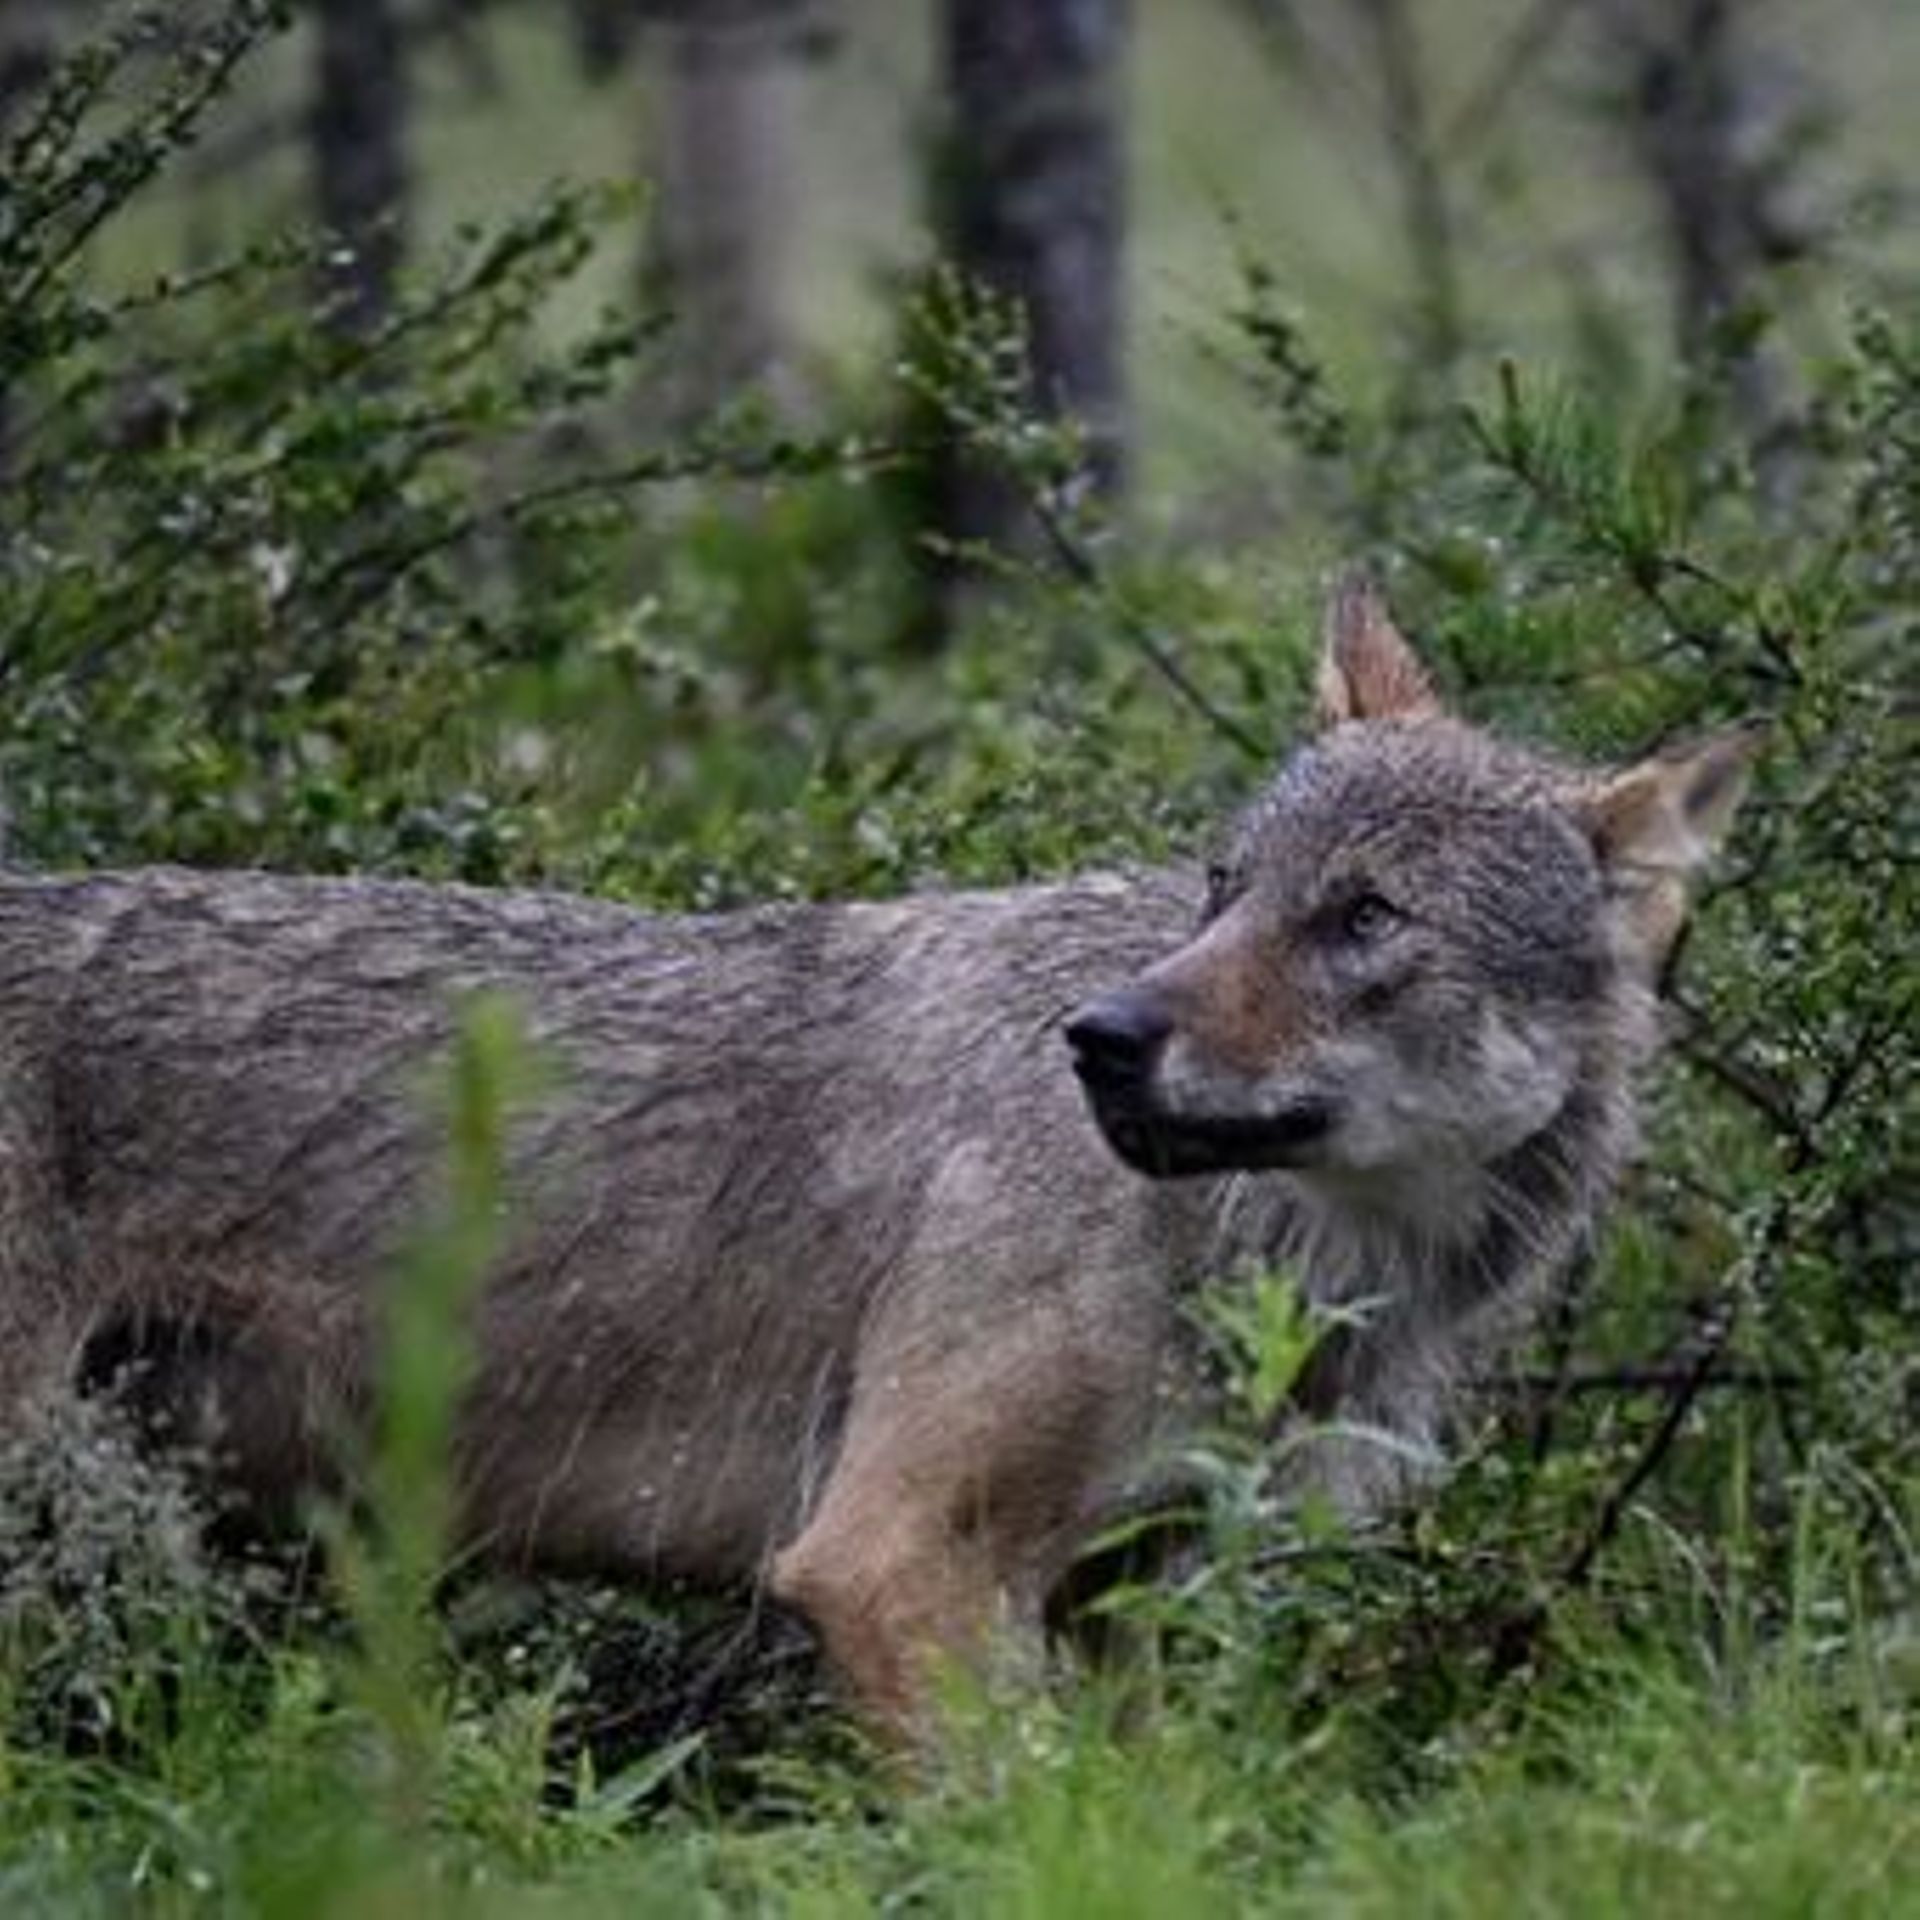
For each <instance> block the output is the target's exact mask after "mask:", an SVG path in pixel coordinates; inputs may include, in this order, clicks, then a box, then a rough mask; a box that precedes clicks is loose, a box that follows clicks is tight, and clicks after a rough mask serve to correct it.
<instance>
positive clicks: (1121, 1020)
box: [1066, 988, 1173, 1094]
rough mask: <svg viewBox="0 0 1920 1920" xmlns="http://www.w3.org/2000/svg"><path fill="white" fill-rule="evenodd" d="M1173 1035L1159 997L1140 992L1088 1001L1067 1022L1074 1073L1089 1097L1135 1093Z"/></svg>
mask: <svg viewBox="0 0 1920 1920" xmlns="http://www.w3.org/2000/svg"><path fill="white" fill-rule="evenodd" d="M1172 1031H1173V1015H1172V1014H1171V1013H1170V1012H1169V1011H1168V1010H1167V1007H1166V1004H1165V1002H1164V1001H1162V1000H1161V999H1160V997H1159V996H1158V995H1157V994H1153V993H1148V992H1146V991H1144V990H1142V989H1140V988H1131V989H1128V990H1126V991H1124V992H1120V993H1108V994H1102V995H1101V997H1100V998H1099V999H1098V1000H1089V1001H1088V1002H1087V1004H1086V1005H1085V1006H1084V1007H1082V1008H1081V1009H1080V1010H1079V1012H1078V1013H1076V1014H1074V1016H1073V1017H1072V1018H1071V1019H1070V1020H1069V1021H1068V1022H1067V1025H1066V1036H1067V1045H1068V1046H1069V1047H1071V1048H1072V1049H1073V1070H1074V1072H1075V1073H1077V1074H1078V1075H1079V1076H1080V1081H1081V1084H1082V1085H1083V1086H1084V1087H1085V1088H1086V1089H1087V1091H1088V1093H1089V1094H1097V1093H1099V1092H1100V1091H1102V1090H1109V1091H1125V1092H1138V1091H1141V1090H1143V1089H1144V1088H1145V1086H1146V1083H1147V1080H1148V1079H1149V1077H1150V1076H1151V1075H1152V1073H1153V1068H1154V1063H1155V1061H1157V1060H1158V1059H1159V1057H1160V1050H1161V1048H1162V1047H1163V1046H1165V1045H1166V1041H1167V1036H1168V1034H1170V1033H1171V1032H1172Z"/></svg>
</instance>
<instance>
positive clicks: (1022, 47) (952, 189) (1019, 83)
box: [932, 0, 1127, 547]
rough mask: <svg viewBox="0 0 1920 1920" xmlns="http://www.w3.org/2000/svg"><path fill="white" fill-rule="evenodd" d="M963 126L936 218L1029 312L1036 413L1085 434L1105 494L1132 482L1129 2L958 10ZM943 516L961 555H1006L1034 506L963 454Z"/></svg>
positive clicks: (963, 2) (968, 262) (950, 51)
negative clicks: (1125, 110) (1125, 100)
mask: <svg viewBox="0 0 1920 1920" xmlns="http://www.w3.org/2000/svg"><path fill="white" fill-rule="evenodd" d="M943 14H944V37H945V47H944V56H945V83H946V90H947V97H948V110H949V116H950V118H949V127H948V138H947V148H946V153H945V155H944V158H943V165H942V169H941V180H940V190H941V197H942V204H941V206H940V207H939V209H938V213H939V221H940V226H941V229H942V232H943V237H944V239H945V242H946V245H947V249H948V251H949V253H950V255H951V257H952V258H953V260H954V261H955V263H956V264H957V265H958V266H959V267H960V268H961V270H962V271H963V272H964V273H966V274H967V275H969V276H970V277H971V278H974V279H977V280H979V281H980V282H981V283H983V284H984V285H986V286H987V287H990V288H991V289H993V290H994V291H995V292H996V293H999V294H1001V295H1003V296H1005V297H1006V298H1008V299H1010V300H1012V301H1014V302H1016V303H1017V305H1018V306H1019V308H1020V309H1021V311H1022V312H1023V314H1024V316H1025V320H1026V325H1027V329H1028V340H1029V348H1030V353H1031V361H1032V378H1033V399H1034V402H1035V404H1036V405H1037V406H1038V407H1039V409H1040V410H1041V411H1042V412H1043V413H1045V414H1047V415H1049V416H1053V417H1061V416H1071V417H1073V418H1074V419H1076V420H1078V421H1079V422H1080V423H1081V424H1082V426H1083V427H1084V428H1085V430H1086V433H1087V437H1088V447H1089V456H1090V458H1089V464H1090V470H1091V477H1092V479H1093V480H1094V482H1095V484H1096V485H1098V486H1099V487H1101V488H1102V489H1103V490H1105V491H1107V492H1109V493H1112V492H1117V491H1118V489H1119V488H1120V485H1121V483H1122V480H1123V478H1124V475H1125V470H1126V438H1127V436H1126V381H1125V363H1124V357H1123V313H1124V305H1125V287H1124V282H1123V241H1124V237H1125V211H1126V162H1125V151H1124V140H1123V127H1122V99H1121V81H1122V75H1123V71H1124V59H1123V56H1124V50H1125V45H1126V38H1127V6H1126V3H1125V0H946V4H945V6H944V8H943ZM932 505H933V514H934V518H935V521H936V527H937V530H938V531H939V532H940V533H941V534H943V535H944V536H945V537H946V538H947V539H948V540H950V541H960V542H984V543H988V544H991V545H994V546H1001V547H1006V546H1010V545H1013V544H1016V543H1017V542H1018V540H1019V538H1020V537H1021V531H1022V527H1023V523H1024V520H1025V517H1026V516H1025V503H1024V502H1023V501H1022V500H1021V499H1020V498H1019V497H1018V494H1017V492H1016V490H1015V489H1014V487H1013V486H1012V485H1011V484H1010V482H1009V481H1008V480H1007V479H1006V478H1005V477H1004V476H1002V475H999V474H995V473H991V472H988V471H986V470H984V469H983V467H982V466H981V465H980V464H979V463H978V462H977V461H974V460H971V459H968V458H967V457H965V455H964V453H963V452H962V451H961V450H959V449H957V448H956V449H950V450H949V452H948V453H947V454H946V456H945V457H944V459H943V462H942V465H941V469H940V471H939V472H938V473H937V474H936V476H935V484H934V488H933V502H932Z"/></svg>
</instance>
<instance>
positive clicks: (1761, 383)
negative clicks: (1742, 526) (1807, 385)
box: [1601, 0, 1812, 442]
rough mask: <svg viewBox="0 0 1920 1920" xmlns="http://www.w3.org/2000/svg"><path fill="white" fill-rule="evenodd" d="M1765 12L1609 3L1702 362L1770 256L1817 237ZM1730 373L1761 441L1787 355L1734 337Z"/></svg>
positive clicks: (1696, 0) (1707, 5)
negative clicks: (1790, 151)
mask: <svg viewBox="0 0 1920 1920" xmlns="http://www.w3.org/2000/svg"><path fill="white" fill-rule="evenodd" d="M1753 11H1754V8H1753V5H1752V0H1605V5H1604V7H1603V9H1602V15H1601V17H1602V19H1603V21H1604V22H1605V25H1606V28H1607V31H1608V34H1609V38H1610V40H1611V44H1612V48H1613V52H1614V57H1615V59H1616V60H1617V61H1618V63H1619V68H1620V71H1621V74H1622V78H1623V81H1624V83H1625V84H1624V88H1623V93H1624V96H1625V99H1626V102H1627V108H1628V112H1629V115H1630V126H1631V132H1632V135H1633V139H1634V145H1635V149H1636V153H1637V156H1638V160H1639V165H1640V168H1641V171H1642V172H1643V173H1644V174H1645V176H1646V178H1647V181H1648V183H1649V185H1650V186H1651V187H1652V189H1653V193H1654V198H1655V200H1656V202H1657V203H1658V206H1659V209H1660V217H1661V224H1662V226H1663V228H1664V230H1665V235H1666V243H1667V252H1668V256H1669V258H1670V259H1671V261H1672V272H1673V293H1674V331H1675V337H1676V341H1677V344H1678V346H1679V350H1680V353H1681V355H1682V357H1683V358H1684V359H1685V360H1687V361H1688V362H1689V363H1693V364H1699V363H1702V362H1704V361H1706V360H1708V359H1709V358H1711V357H1713V356H1714V355H1715V353H1716V352H1717V351H1718V350H1719V349H1718V342H1719V341H1720V338H1721V329H1722V326H1723V323H1724V322H1725V321H1726V320H1727V319H1728V318H1729V317H1730V316H1733V315H1735V314H1737V313H1739V312H1740V310H1741V309H1742V308H1744V307H1746V306H1747V305H1749V304H1750V303H1751V302H1752V301H1753V300H1754V299H1755V298H1756V296H1757V295H1758V293H1759V292H1760V290H1761V286H1762V283H1763V280H1764V276H1765V273H1766V270H1767V268H1768V267H1769V266H1770V265H1773V264H1776V263H1777V262H1779V261H1780V260H1782V259H1785V258H1787V257H1790V256H1791V255H1793V254H1794V253H1796V252H1800V251H1804V250H1805V247H1806V246H1807V245H1808V244H1809V243H1810V241H1811V237H1812V236H1811V234H1810V233H1808V232H1807V231H1804V230H1803V229H1804V222H1803V221H1802V220H1801V219H1799V218H1798V217H1797V216H1796V215H1795V214H1794V212H1793V211H1792V210H1791V209H1790V207H1789V206H1788V203H1787V201H1788V195H1789V194H1790V192H1791V189H1792V185H1793V181H1792V178H1791V173H1792V169H1790V168H1788V167H1786V166H1783V165H1782V158H1783V154H1784V153H1785V151H1786V147H1787V142H1786V141H1784V140H1783V139H1782V137H1781V136H1782V133H1783V130H1784V129H1785V128H1786V125H1787V122H1788V121H1789V120H1790V118H1791V117H1792V113H1791V109H1792V107H1793V101H1792V99H1791V96H1792V95H1793V94H1794V93H1795V92H1796V82H1795V77H1794V76H1793V75H1791V74H1788V73H1785V72H1783V71H1780V70H1777V69H1776V70H1774V71H1772V72H1768V71H1766V70H1765V69H1764V68H1763V66H1762V64H1761V62H1760V60H1759V58H1758V50H1757V48H1756V47H1755V45H1754V43H1753V38H1752V34H1751V32H1750V28H1751V25H1752V19H1751V16H1752V14H1753ZM1729 374H1730V378H1731V380H1732V391H1733V397H1734V402H1735V405H1736V406H1737V408H1738V410H1739V412H1740V414H1741V417H1742V419H1743V421H1744V422H1745V424H1746V426H1747V429H1748V431H1749V434H1750V435H1751V436H1752V437H1753V438H1754V439H1755V441H1756V442H1759V441H1761V440H1763V439H1764V438H1765V437H1766V435H1767V433H1768V431H1769V429H1770V428H1771V427H1772V426H1774V425H1775V424H1777V422H1778V420H1779V417H1780V414H1781V410H1782V395H1781V387H1782V375H1781V370H1780V367H1779V365H1778V364H1777V362H1776V361H1775V359H1774V358H1773V356H1772V355H1771V354H1769V353H1768V352H1767V351H1766V350H1765V349H1764V346H1748V347H1744V348H1741V347H1734V348H1733V349H1732V350H1731V359H1730V362H1729Z"/></svg>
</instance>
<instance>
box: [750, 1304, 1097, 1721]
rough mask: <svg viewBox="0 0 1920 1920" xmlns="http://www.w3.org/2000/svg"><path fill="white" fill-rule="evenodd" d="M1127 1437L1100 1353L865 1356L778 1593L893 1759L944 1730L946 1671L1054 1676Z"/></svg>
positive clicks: (1054, 1348) (1020, 1348)
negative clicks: (1051, 1598) (1063, 1605)
mask: <svg viewBox="0 0 1920 1920" xmlns="http://www.w3.org/2000/svg"><path fill="white" fill-rule="evenodd" d="M1026 1331H1027V1332H1028V1334H1029V1335H1030V1336H1037V1335H1039V1334H1040V1329H1038V1328H1036V1327H1029V1328H1028V1329H1027V1330H1026ZM870 1362H871V1364H870ZM1113 1427H1114V1422H1113V1419H1112V1407H1111V1402H1110V1399H1109V1395H1108V1393H1107V1392H1106V1391H1105V1383H1103V1382H1102V1381H1101V1380H1100V1378H1099V1370H1098V1368H1097V1365H1095V1364H1094V1361H1093V1356H1091V1355H1089V1354H1088V1353H1086V1352H1085V1351H1083V1350H1076V1349H1075V1348H1074V1347H1073V1346H1071V1345H1070V1344H1067V1343H1064V1342H1058V1341H1056V1340H1052V1339H1048V1338H1045V1337H1029V1338H1027V1339H1023V1340H1019V1341H1014V1342H1009V1341H1006V1340H1005V1339H1002V1340H1000V1341H997V1342H995V1343H993V1345H992V1347H990V1348H989V1350H988V1351H986V1352H983V1353H978V1354H961V1353H956V1352H953V1351H947V1352H944V1353H942V1354H940V1355H938V1356H937V1357H936V1356H926V1357H924V1358H923V1359H922V1360H921V1361H920V1362H919V1363H918V1364H915V1363H913V1362H912V1361H911V1360H910V1359H908V1358H907V1357H906V1356H896V1355H884V1354H883V1355H880V1356H863V1360H862V1365H861V1387H860V1389H859V1390H858V1391H857V1392H856V1396H855V1404H854V1408H853V1412H852V1416H851V1419H850V1421H849V1425H848V1429H847V1435H846V1441H845V1445H844V1447H843V1449H842V1452H841V1456H840V1460H839V1462H838V1464H837V1466H836V1467H835V1469H834V1472H833V1475H832V1478H831V1479H830V1480H829V1481H828V1484H827V1487H826V1491H825V1493H824V1495H823V1496H822V1499H821V1502H820V1505H819V1507H818V1509H817V1510H816V1511H815V1513H814V1514H813V1516H812V1518H811V1520H810V1521H809V1522H808V1524H807V1525H806V1527H805V1528H804V1529H803V1530H802V1532H801V1533H800V1534H799V1536H798V1537H797V1538H796V1539H795V1540H794V1541H793V1543H792V1544H791V1545H790V1546H788V1547H787V1548H786V1549H785V1551H783V1552H782V1553H780V1554H779V1555H778V1556H777V1557H776V1558H775V1560H774V1563H773V1569H772V1581H771V1585H772V1591H773V1592H774V1594H775V1596H776V1597H777V1598H779V1599H781V1600H783V1601H785V1602H787V1603H788V1604H790V1605H792V1606H794V1607H797V1608H798V1609H799V1610H800V1611H801V1612H803V1613H804V1614H806V1615H807V1617H808V1618H809V1619H810V1620H811V1621H812V1623H813V1625H814V1627H815V1628H816V1629H817V1631H818V1632H819V1634H820V1637H821V1639H822V1641H823V1643H824V1645H825V1649H826V1653H827V1656H828V1658H829V1660H830V1661H831V1662H832V1664H833V1666H834V1667H835V1669H836V1670H837V1671H838V1673H839V1675H840V1677H841V1678H842V1680H843V1681H844V1683H845V1684H846V1686H847V1687H848V1689H849V1691H850V1692H851V1694H852V1696H853V1702H854V1705H855V1706H856V1708H857V1709H858V1711H859V1712H860V1714H861V1716H862V1718H863V1719H864V1720H865V1721H866V1722H867V1723H868V1725H869V1726H871V1727H872V1728H873V1729H874V1731H875V1732H876V1733H877V1734H878V1735H879V1736H880V1737H881V1738H882V1739H883V1740H885V1741H886V1742H887V1743H888V1744H889V1745H892V1746H896V1747H897V1746H907V1747H915V1746H922V1745H924V1744H926V1743H927V1742H928V1741H929V1740H930V1739H931V1738H932V1737H933V1736H934V1735H935V1734H936V1733H937V1727H936V1725H935V1716H934V1713H933V1710H932V1709H933V1696H934V1693H935V1690H936V1686H937V1681H938V1678H939V1675H940V1672H941V1671H942V1669H943V1668H945V1667H952V1666H958V1667H960V1668H962V1669H963V1670H966V1671H970V1672H973V1673H976V1674H978V1673H981V1672H984V1671H989V1670H994V1669H1000V1668H1002V1667H1003V1665H1004V1664H1006V1663H1011V1664H1013V1665H1016V1666H1018V1667H1020V1668H1022V1669H1029V1668H1032V1667H1037V1665H1038V1663H1039V1657H1040V1654H1041V1651H1042V1649H1041V1634H1042V1621H1043V1616H1044V1608H1045V1602H1046V1597H1047V1593H1048V1591H1049V1589H1050V1588H1051V1587H1052V1586H1053V1584H1054V1582H1055V1581H1056V1580H1057V1579H1058V1577H1059V1576H1060V1574H1061V1572H1062V1571H1063V1570H1064V1568H1065V1566H1066V1564H1067V1562H1068V1561H1069V1559H1070V1558H1071V1555H1072V1553H1073V1550H1074V1548H1075V1546H1076V1545H1077V1544H1078V1543H1079V1540H1080V1537H1081V1534H1082V1532H1083V1531H1084V1529H1085V1527H1086V1525H1087V1522H1088V1518H1089V1515H1090V1514H1091V1513H1092V1512H1093V1511H1094V1509H1095V1491H1096V1489H1097V1488H1098V1487H1099V1486H1100V1485H1101V1483H1102V1482H1104V1481H1106V1480H1108V1479H1110V1477H1111V1475H1112V1473H1113V1471H1114V1468H1115V1464H1116V1463H1115V1461H1114V1460H1113V1458H1112V1457H1111V1455H1112V1452H1113V1446H1112V1440H1111V1437H1110V1436H1111V1434H1112V1431H1113Z"/></svg>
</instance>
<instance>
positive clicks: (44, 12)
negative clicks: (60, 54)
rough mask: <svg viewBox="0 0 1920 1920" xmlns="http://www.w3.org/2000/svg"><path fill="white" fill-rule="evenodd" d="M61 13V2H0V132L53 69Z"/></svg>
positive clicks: (9, 0)
mask: <svg viewBox="0 0 1920 1920" xmlns="http://www.w3.org/2000/svg"><path fill="white" fill-rule="evenodd" d="M64 10H65V11H66V12H67V13H69V14H70V13H72V12H73V11H75V9H74V8H73V7H72V6H71V5H68V6H67V7H66V8H65V9H64ZM61 12H62V7H61V4H60V0H0V131H4V130H6V129H7V128H9V127H11V126H12V124H13V121H14V118H15V116H16V114H17V113H18V111H19V107H20V103H21V102H22V101H23V100H25V99H26V98H28V97H29V96H30V95H31V94H33V93H34V92H35V91H36V90H37V89H38V87H39V85H40V83H41V82H42V81H43V80H44V79H46V77H47V75H48V74H49V73H50V72H51V71H52V70H53V60H54V53H55V49H56V47H57V45H58V39H57V35H56V26H57V22H58V16H59V15H60V13H61Z"/></svg>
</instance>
